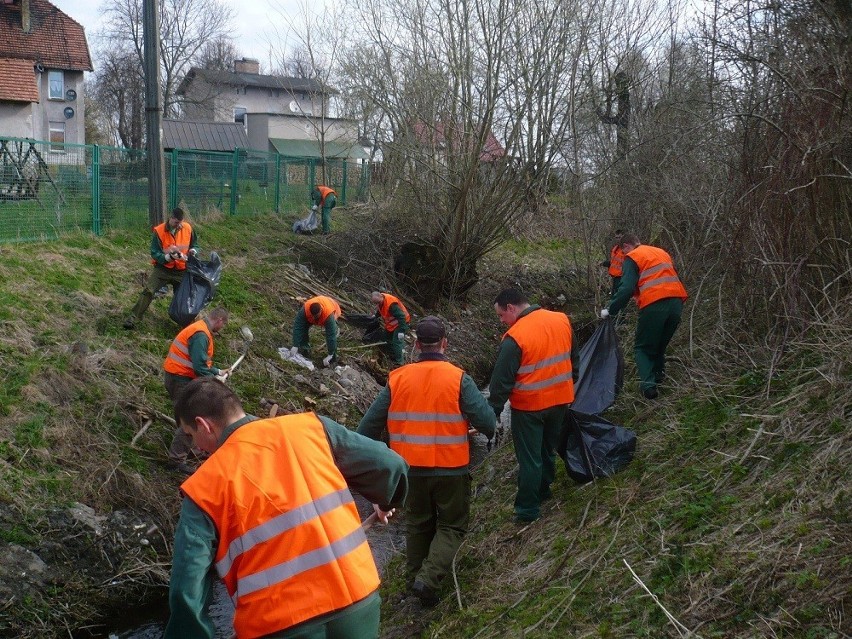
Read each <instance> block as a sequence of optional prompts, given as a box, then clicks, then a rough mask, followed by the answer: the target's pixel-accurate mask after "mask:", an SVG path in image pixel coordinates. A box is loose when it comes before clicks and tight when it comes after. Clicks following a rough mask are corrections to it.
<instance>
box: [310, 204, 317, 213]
mask: <svg viewBox="0 0 852 639" xmlns="http://www.w3.org/2000/svg"><path fill="white" fill-rule="evenodd" d="M318 208H319V207H318V206H317V205H316V204H314V205H313V206H312V207H311V210H312V211H316V210H317V209H318Z"/></svg>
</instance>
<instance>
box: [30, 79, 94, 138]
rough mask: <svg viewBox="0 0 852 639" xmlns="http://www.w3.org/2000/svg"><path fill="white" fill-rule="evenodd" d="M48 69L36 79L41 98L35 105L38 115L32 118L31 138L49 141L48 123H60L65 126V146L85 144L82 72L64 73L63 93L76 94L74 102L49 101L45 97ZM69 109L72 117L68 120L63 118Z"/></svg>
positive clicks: (46, 93) (47, 93) (46, 94)
mask: <svg viewBox="0 0 852 639" xmlns="http://www.w3.org/2000/svg"><path fill="white" fill-rule="evenodd" d="M49 71H50V70H49V69H48V70H46V71H45V72H44V73H41V74H39V76H40V77H38V94H39V95H40V96H41V103H40V104H38V105H35V108H36V111H38V112H39V115H38V116H37V117H36V118H34V122H33V133H32V137H34V138H35V139H37V140H50V123H51V122H62V123H64V124H65V143H66V144H85V143H86V107H85V102H86V100H85V96H84V93H83V88H84V85H83V72H82V71H65V72H64V76H65V78H64V80H65V82H64V83H65V92H67V91H68V90H69V89H73V90H74V91H75V92H76V93H77V98H76V99H75V100H65V99H64V98H63V99H61V100H59V99H57V100H51V99H50V98H48V97H47V96H48V95H50V93H49V92H48V74H49ZM67 107H71V108H72V109H74V115H73V116H71V117H70V118H67V117H65V109H66V108H67Z"/></svg>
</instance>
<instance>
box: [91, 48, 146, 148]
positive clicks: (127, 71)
mask: <svg viewBox="0 0 852 639" xmlns="http://www.w3.org/2000/svg"><path fill="white" fill-rule="evenodd" d="M99 66H100V69H99V71H98V75H97V78H96V80H95V83H94V87H93V88H94V97H95V99H96V100H97V102H98V104H99V105H100V107H101V112H102V113H103V114H104V115H105V116H106V117H107V119H108V121H109V130H110V131H112V132H113V133H114V139H115V141H117V142H118V143H120V144H121V145H122V146H125V147H127V148H131V149H141V148H144V144H145V80H144V78H143V76H142V68H141V67H140V66H139V60H138V58H137V57H136V53H135V52H134V51H132V50H129V49H123V50H122V49H120V48H119V49H114V50H110V51H108V52H107V53H106V54H105V55H104V56H103V57H102V58H101V63H100V65H99Z"/></svg>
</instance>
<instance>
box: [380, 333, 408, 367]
mask: <svg viewBox="0 0 852 639" xmlns="http://www.w3.org/2000/svg"><path fill="white" fill-rule="evenodd" d="M398 334H399V331H393V332H392V333H388V332H387V331H385V341H386V342H387V344H386V345H385V348H386V349H387V350H388V352H389V353H390V356H391V359H392V360H393V363H394V364H402V362H403V360H402V351H403V348H404V347H403V344H404V343H405V341H404V340H402V339H400V338H399V337H397V335H398Z"/></svg>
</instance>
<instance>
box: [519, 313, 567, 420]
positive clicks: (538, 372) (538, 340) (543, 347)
mask: <svg viewBox="0 0 852 639" xmlns="http://www.w3.org/2000/svg"><path fill="white" fill-rule="evenodd" d="M505 335H508V336H510V337H511V338H512V339H514V340H515V342H517V344H518V346H519V347H520V349H521V365H520V367H519V368H518V371H517V373H516V374H515V386H514V388H512V391H511V393H509V402H510V403H511V404H512V408H515V409H517V410H525V411H536V410H544V409H545V408H551V407H552V406H559V405H560V404H570V403H571V402H573V401H574V381H573V378H572V366H571V341H572V339H573V337H572V331H571V322H569V321H568V317H567V316H566V315H565V314H564V313H556V312H554V311H546V310H544V309H536V310H534V311H532V312H531V313H529V314H527V315H524V316H523V317H521V318H519V319H518V321H516V322H515V323H514V324H513V325H512V327H511V328H510V329H509V330H508V331H506V333H505ZM505 335H504V337H505Z"/></svg>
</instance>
